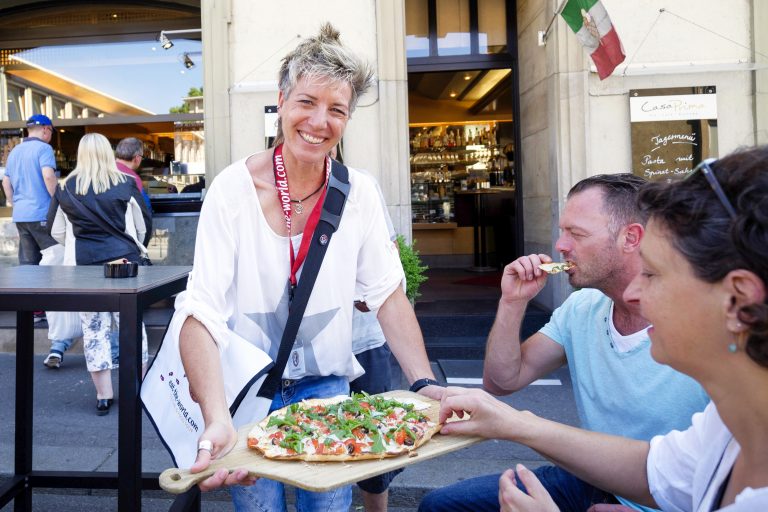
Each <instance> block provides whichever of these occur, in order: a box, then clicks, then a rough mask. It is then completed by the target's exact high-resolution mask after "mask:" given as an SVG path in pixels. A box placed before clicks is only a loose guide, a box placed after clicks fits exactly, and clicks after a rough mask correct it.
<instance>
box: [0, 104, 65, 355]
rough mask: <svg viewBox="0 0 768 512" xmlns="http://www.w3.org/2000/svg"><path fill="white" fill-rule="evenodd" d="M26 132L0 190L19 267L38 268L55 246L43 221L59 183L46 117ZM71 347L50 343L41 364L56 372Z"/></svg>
mask: <svg viewBox="0 0 768 512" xmlns="http://www.w3.org/2000/svg"><path fill="white" fill-rule="evenodd" d="M27 131H28V135H29V136H28V137H25V138H24V140H23V141H22V142H21V144H19V145H18V146H16V147H15V148H13V149H12V150H11V152H10V154H9V155H8V162H7V163H6V170H5V176H3V190H4V191H5V197H6V203H7V204H8V206H12V207H13V222H14V223H15V224H16V230H17V231H18V232H19V265H39V264H40V260H41V259H42V257H43V255H42V251H44V250H46V249H48V248H50V247H53V246H55V245H56V240H54V239H53V238H52V237H51V235H50V233H49V229H48V226H47V220H46V218H47V215H48V207H49V206H50V204H51V196H52V195H53V194H54V191H55V190H56V185H57V183H58V178H57V177H56V157H55V155H54V154H53V148H52V147H51V146H50V144H49V142H50V141H51V137H52V136H53V123H52V122H51V120H50V118H48V116H45V115H43V114H35V115H33V116H32V117H30V118H29V119H27ZM44 318H45V313H43V312H42V311H35V322H37V321H38V320H43V319H44ZM71 344H72V340H71V339H61V340H52V341H51V351H50V353H49V354H48V357H46V358H45V361H44V362H43V364H45V366H47V367H48V368H58V367H59V366H60V365H61V361H62V359H63V354H64V351H65V350H67V349H68V348H69V346H70V345H71Z"/></svg>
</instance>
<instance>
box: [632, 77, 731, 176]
mask: <svg viewBox="0 0 768 512" xmlns="http://www.w3.org/2000/svg"><path fill="white" fill-rule="evenodd" d="M629 112H630V122H631V125H632V168H633V170H634V173H635V174H637V175H638V176H642V177H643V178H645V179H647V180H650V181H675V180H680V179H683V178H685V177H686V176H687V175H688V174H690V173H691V171H692V170H693V168H694V167H695V166H696V164H698V163H699V162H701V161H702V160H703V159H705V158H709V157H713V156H717V94H716V90H715V87H714V86H705V87H678V88H673V89H634V90H630V91H629Z"/></svg>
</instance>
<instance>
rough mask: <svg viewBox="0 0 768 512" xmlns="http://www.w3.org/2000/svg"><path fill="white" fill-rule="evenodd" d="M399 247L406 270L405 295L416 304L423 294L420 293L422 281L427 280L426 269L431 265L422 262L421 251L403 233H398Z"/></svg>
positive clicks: (401, 260)
mask: <svg viewBox="0 0 768 512" xmlns="http://www.w3.org/2000/svg"><path fill="white" fill-rule="evenodd" d="M397 248H398V250H399V251H400V262H401V263H402V264H403V270H404V271H405V283H406V289H405V295H406V296H407V297H408V300H410V301H411V304H414V303H415V301H416V297H418V296H419V295H421V294H420V293H419V287H420V286H421V283H423V282H424V281H426V280H427V276H425V275H424V271H426V270H427V269H428V268H429V267H427V266H426V265H422V264H421V257H420V256H419V251H417V250H416V249H414V248H413V244H409V243H408V242H406V241H405V237H404V236H403V235H397Z"/></svg>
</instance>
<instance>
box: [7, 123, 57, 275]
mask: <svg viewBox="0 0 768 512" xmlns="http://www.w3.org/2000/svg"><path fill="white" fill-rule="evenodd" d="M27 130H28V132H29V136H28V137H25V138H24V140H23V141H22V143H21V144H19V145H18V146H16V147H15V148H13V149H12V150H11V152H10V154H9V155H8V162H7V165H6V170H5V176H4V177H3V190H4V191H5V197H6V199H7V202H8V205H9V206H13V222H14V223H15V224H16V229H17V230H18V231H19V265H37V264H39V263H40V259H41V258H42V254H41V252H40V251H42V250H44V249H47V248H48V247H51V246H53V245H56V240H54V239H53V238H52V237H51V235H50V234H49V232H48V227H47V225H46V216H47V214H48V207H49V205H50V203H51V196H52V195H53V193H54V191H55V190H56V184H57V183H58V179H57V178H56V158H55V156H54V154H53V148H51V146H50V144H48V143H49V142H50V141H51V137H52V135H53V123H52V122H51V120H50V119H49V118H48V117H47V116H44V115H43V114H35V115H33V116H32V117H30V118H29V119H28V120H27Z"/></svg>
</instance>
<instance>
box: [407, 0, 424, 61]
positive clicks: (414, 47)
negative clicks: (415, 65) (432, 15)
mask: <svg viewBox="0 0 768 512" xmlns="http://www.w3.org/2000/svg"><path fill="white" fill-rule="evenodd" d="M428 10H429V6H428V2H427V0H405V52H406V56H407V57H408V58H411V57H428V56H429V14H428Z"/></svg>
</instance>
